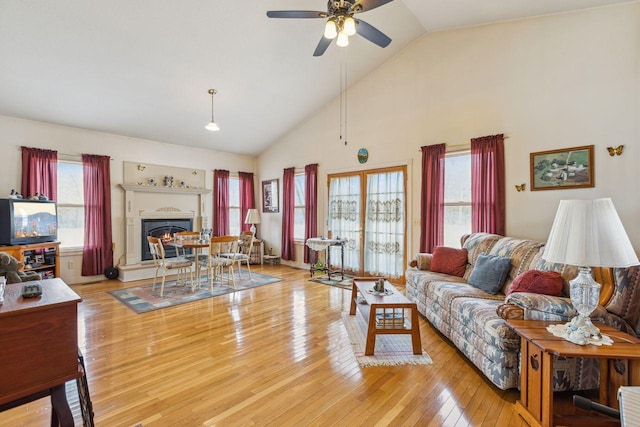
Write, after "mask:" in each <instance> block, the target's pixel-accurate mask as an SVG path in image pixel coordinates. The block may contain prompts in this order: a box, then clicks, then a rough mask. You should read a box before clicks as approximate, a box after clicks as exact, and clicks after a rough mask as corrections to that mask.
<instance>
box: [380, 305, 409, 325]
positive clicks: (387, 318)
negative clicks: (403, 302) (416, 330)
mask: <svg viewBox="0 0 640 427" xmlns="http://www.w3.org/2000/svg"><path fill="white" fill-rule="evenodd" d="M405 320H406V319H405V317H404V313H403V310H384V311H379V312H377V313H376V328H380V329H404V328H406V327H407V324H406V322H405Z"/></svg>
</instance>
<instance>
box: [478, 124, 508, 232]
mask: <svg viewBox="0 0 640 427" xmlns="http://www.w3.org/2000/svg"><path fill="white" fill-rule="evenodd" d="M504 173H505V172H504V135H503V134H499V135H490V136H483V137H480V138H473V139H472V140H471V231H472V232H474V233H477V232H486V233H495V234H500V235H503V236H504V234H505V223H506V220H505V211H506V208H505V183H504V181H505V178H504Z"/></svg>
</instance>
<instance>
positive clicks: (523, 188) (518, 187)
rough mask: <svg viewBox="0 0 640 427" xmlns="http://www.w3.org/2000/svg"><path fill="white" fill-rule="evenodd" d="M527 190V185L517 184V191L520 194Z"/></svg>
mask: <svg viewBox="0 0 640 427" xmlns="http://www.w3.org/2000/svg"><path fill="white" fill-rule="evenodd" d="M526 188H527V184H524V183H523V184H520V185H518V184H516V190H517V191H518V193H519V192H521V191H524V190H526Z"/></svg>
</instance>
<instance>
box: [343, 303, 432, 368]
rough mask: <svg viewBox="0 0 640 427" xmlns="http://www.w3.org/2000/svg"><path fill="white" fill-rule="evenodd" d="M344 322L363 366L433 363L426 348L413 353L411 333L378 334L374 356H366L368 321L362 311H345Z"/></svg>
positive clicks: (352, 345) (352, 346)
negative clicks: (353, 312) (419, 353)
mask: <svg viewBox="0 0 640 427" xmlns="http://www.w3.org/2000/svg"><path fill="white" fill-rule="evenodd" d="M342 322H343V323H344V326H345V327H346V329H347V335H348V336H349V341H350V342H351V348H352V349H353V353H354V354H355V356H356V360H357V361H358V364H359V365H360V366H362V367H367V366H398V365H431V364H433V360H431V357H429V355H428V354H427V353H426V352H425V351H424V350H422V354H421V355H416V354H413V350H412V346H411V335H378V336H376V346H375V350H374V353H373V356H365V354H364V350H365V345H366V341H367V322H366V321H365V319H364V317H363V316H362V314H361V313H360V311H359V310H357V311H356V315H355V316H351V315H349V313H346V312H343V313H342Z"/></svg>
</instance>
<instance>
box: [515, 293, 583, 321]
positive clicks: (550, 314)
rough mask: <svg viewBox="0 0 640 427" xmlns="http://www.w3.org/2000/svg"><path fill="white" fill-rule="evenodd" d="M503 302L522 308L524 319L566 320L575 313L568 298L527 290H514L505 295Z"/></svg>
mask: <svg viewBox="0 0 640 427" xmlns="http://www.w3.org/2000/svg"><path fill="white" fill-rule="evenodd" d="M505 304H509V305H515V306H517V307H520V308H521V309H522V310H523V312H524V313H523V318H524V319H526V320H555V321H561V322H566V321H568V320H569V319H571V318H572V317H573V316H575V315H576V314H577V312H576V310H575V309H574V308H573V305H571V301H570V300H569V298H564V297H555V296H551V295H542V294H534V293H529V292H514V293H512V294H511V295H509V296H507V298H506V299H505Z"/></svg>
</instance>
